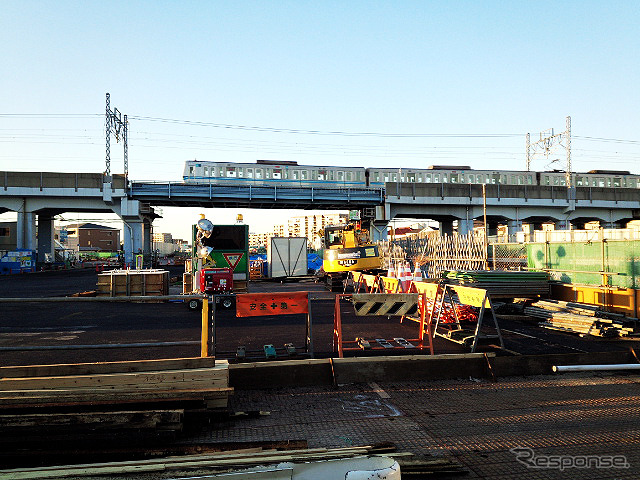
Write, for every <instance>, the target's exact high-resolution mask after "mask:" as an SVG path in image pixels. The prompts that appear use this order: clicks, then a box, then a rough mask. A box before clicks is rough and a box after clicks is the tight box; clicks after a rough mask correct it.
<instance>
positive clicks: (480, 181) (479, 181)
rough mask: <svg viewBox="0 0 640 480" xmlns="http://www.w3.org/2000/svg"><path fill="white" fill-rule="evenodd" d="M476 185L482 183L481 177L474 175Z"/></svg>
mask: <svg viewBox="0 0 640 480" xmlns="http://www.w3.org/2000/svg"><path fill="white" fill-rule="evenodd" d="M476 183H483V180H482V175H476Z"/></svg>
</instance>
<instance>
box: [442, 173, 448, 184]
mask: <svg viewBox="0 0 640 480" xmlns="http://www.w3.org/2000/svg"><path fill="white" fill-rule="evenodd" d="M448 181H449V175H447V174H446V173H443V174H442V183H447V182H448Z"/></svg>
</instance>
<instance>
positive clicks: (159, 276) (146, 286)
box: [96, 269, 169, 297]
mask: <svg viewBox="0 0 640 480" xmlns="http://www.w3.org/2000/svg"><path fill="white" fill-rule="evenodd" d="M96 291H97V296H98V297H122V296H127V297H130V296H147V295H152V296H158V295H167V294H168V293H169V272H168V271H167V270H157V269H148V270H111V271H109V272H104V273H100V274H99V275H98V284H97V288H96Z"/></svg>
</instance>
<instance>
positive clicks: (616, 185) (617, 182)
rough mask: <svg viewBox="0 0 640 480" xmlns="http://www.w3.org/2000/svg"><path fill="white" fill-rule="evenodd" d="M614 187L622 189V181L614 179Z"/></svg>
mask: <svg viewBox="0 0 640 480" xmlns="http://www.w3.org/2000/svg"><path fill="white" fill-rule="evenodd" d="M613 186H614V187H620V186H622V183H621V182H620V179H619V178H614V179H613Z"/></svg>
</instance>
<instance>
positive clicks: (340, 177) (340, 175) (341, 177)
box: [338, 171, 344, 182]
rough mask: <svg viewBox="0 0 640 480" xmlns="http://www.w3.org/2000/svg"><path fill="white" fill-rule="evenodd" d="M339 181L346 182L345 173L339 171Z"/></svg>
mask: <svg viewBox="0 0 640 480" xmlns="http://www.w3.org/2000/svg"><path fill="white" fill-rule="evenodd" d="M338 181H339V182H344V172H342V171H338Z"/></svg>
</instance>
